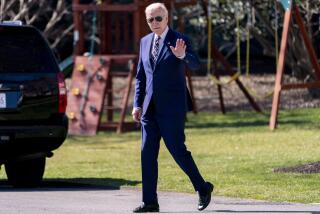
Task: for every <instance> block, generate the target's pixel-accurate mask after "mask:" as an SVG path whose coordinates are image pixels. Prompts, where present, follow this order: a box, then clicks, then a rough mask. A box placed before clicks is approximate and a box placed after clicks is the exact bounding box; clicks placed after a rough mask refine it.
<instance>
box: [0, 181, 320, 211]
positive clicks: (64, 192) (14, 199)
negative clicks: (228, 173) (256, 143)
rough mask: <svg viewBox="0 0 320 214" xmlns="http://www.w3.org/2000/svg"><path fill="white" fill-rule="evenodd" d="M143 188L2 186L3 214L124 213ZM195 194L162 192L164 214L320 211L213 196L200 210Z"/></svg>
mask: <svg viewBox="0 0 320 214" xmlns="http://www.w3.org/2000/svg"><path fill="white" fill-rule="evenodd" d="M140 194H141V192H140V190H135V189H126V188H123V189H120V190H119V189H110V188H100V187H93V188H92V187H59V188H55V187H42V188H37V189H12V188H11V187H3V186H0V214H16V213H22V214H73V213H74V214H95V213H97V214H100V213H105V214H118V213H119V214H120V213H121V214H125V213H132V209H133V208H134V207H136V206H137V205H139V203H140V198H141V195H140ZM197 200H198V199H197V195H196V194H185V193H172V192H160V193H159V203H160V212H161V213H219V214H220V213H241V214H243V213H250V214H252V213H259V214H262V213H268V214H274V213H281V214H284V213H291V214H302V213H306V214H307V213H309V214H320V205H303V204H290V203H270V202H264V201H255V200H242V199H233V198H225V197H214V198H213V203H211V204H210V205H209V207H207V209H206V210H204V211H202V212H198V211H197V210H196V204H197Z"/></svg>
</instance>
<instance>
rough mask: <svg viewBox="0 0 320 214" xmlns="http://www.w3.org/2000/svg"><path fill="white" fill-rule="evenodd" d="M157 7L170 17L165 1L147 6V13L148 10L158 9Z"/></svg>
mask: <svg viewBox="0 0 320 214" xmlns="http://www.w3.org/2000/svg"><path fill="white" fill-rule="evenodd" d="M156 9H161V10H162V11H163V12H164V13H165V15H166V16H167V17H168V9H167V8H166V6H165V5H164V4H163V3H159V2H157V3H152V4H150V5H148V6H147V7H146V10H145V13H146V14H147V12H148V11H152V10H156Z"/></svg>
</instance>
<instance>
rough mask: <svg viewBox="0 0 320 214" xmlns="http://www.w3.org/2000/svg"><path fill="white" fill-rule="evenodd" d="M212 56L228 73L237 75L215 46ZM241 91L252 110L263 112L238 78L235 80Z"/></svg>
mask: <svg viewBox="0 0 320 214" xmlns="http://www.w3.org/2000/svg"><path fill="white" fill-rule="evenodd" d="M212 56H215V59H216V60H217V61H220V62H221V64H222V65H223V67H224V68H225V70H226V72H227V73H228V74H229V75H230V76H232V75H234V74H235V72H234V71H233V70H232V66H231V65H230V64H229V62H228V61H227V60H226V59H225V58H224V56H223V55H222V53H221V52H220V51H219V50H218V49H217V48H216V47H215V46H214V45H213V46H212ZM235 82H236V83H237V85H238V87H239V88H240V90H241V91H242V92H243V94H244V95H245V96H246V98H247V99H248V101H249V103H250V104H251V106H252V108H253V109H254V110H256V111H257V112H262V111H261V109H260V107H259V105H258V104H257V103H256V102H255V101H254V98H253V97H252V96H251V95H250V94H249V92H248V91H247V89H246V88H245V87H244V86H243V84H242V82H241V81H240V80H239V78H237V79H236V80H235Z"/></svg>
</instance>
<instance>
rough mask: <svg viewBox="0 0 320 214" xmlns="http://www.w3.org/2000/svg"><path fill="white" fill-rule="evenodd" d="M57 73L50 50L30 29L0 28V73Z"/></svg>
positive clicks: (39, 36) (40, 37) (38, 35)
mask: <svg viewBox="0 0 320 214" xmlns="http://www.w3.org/2000/svg"><path fill="white" fill-rule="evenodd" d="M43 72H45V73H51V72H57V70H56V66H55V61H54V59H53V55H52V53H51V50H50V49H49V48H48V45H47V43H46V42H45V40H44V39H43V38H42V36H41V35H40V34H39V32H38V31H36V30H34V29H32V28H20V29H19V28H16V29H14V28H12V29H10V28H7V29H5V28H4V27H0V73H43Z"/></svg>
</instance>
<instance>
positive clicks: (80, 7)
mask: <svg viewBox="0 0 320 214" xmlns="http://www.w3.org/2000/svg"><path fill="white" fill-rule="evenodd" d="M72 10H73V11H110V12H134V11H137V10H138V6H137V5H136V4H121V5H119V4H100V5H95V4H73V5H72Z"/></svg>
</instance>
